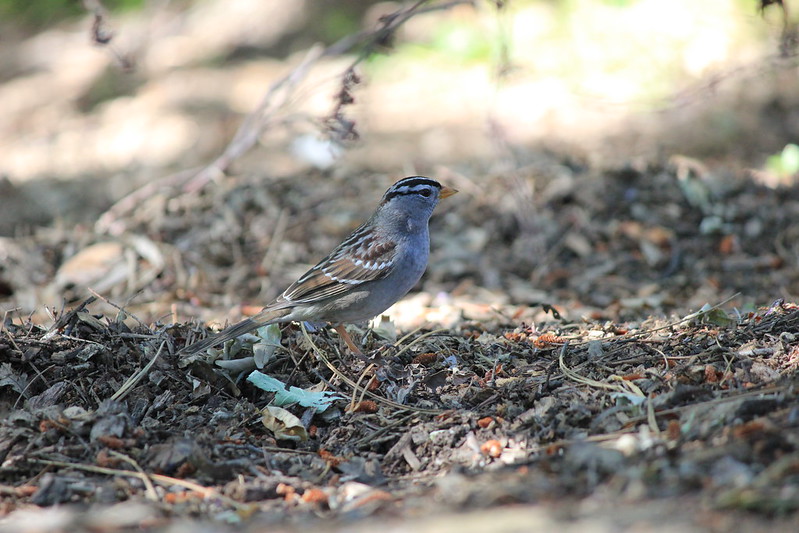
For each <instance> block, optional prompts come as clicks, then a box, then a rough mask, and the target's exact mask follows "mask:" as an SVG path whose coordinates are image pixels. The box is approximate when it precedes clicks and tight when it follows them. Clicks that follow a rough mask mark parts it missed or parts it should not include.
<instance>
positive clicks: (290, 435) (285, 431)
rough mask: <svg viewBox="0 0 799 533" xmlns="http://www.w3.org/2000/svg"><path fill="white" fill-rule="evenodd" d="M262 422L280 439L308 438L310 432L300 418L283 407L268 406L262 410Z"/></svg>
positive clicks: (300, 439) (302, 439)
mask: <svg viewBox="0 0 799 533" xmlns="http://www.w3.org/2000/svg"><path fill="white" fill-rule="evenodd" d="M261 422H263V424H264V426H265V427H266V429H268V430H269V431H271V432H272V433H274V435H275V438H276V439H278V440H298V441H306V440H308V432H307V431H305V426H303V425H302V422H301V421H300V419H299V418H297V417H296V416H294V415H293V414H291V413H289V412H288V411H286V410H285V409H283V408H282V407H275V406H274V405H268V406H266V407H265V408H264V409H263V410H262V411H261Z"/></svg>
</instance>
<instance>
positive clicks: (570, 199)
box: [0, 0, 799, 324]
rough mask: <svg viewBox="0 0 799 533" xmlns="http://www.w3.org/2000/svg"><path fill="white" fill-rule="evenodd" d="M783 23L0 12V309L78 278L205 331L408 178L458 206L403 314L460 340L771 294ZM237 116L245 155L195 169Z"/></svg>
mask: <svg viewBox="0 0 799 533" xmlns="http://www.w3.org/2000/svg"><path fill="white" fill-rule="evenodd" d="M766 4H771V5H766ZM786 4H790V3H788V2H786ZM789 7H794V8H799V6H797V5H796V3H795V2H793V5H792V6H790V5H789ZM786 12H787V13H788V14H792V13H794V12H799V10H798V9H793V10H790V9H788V10H787V11H786V10H785V9H783V6H781V5H780V3H779V2H776V3H772V2H766V1H756V0H705V1H702V2H696V1H691V0H672V1H669V2H663V1H660V0H564V1H554V0H507V1H501V0H496V1H487V0H486V1H482V0H475V1H452V2H444V1H441V2H435V1H430V2H371V1H364V0H324V1H310V0H292V1H291V2H285V1H280V0H194V1H189V0H183V1H178V0H173V1H170V0H116V1H112V0H106V1H104V2H102V3H100V2H96V1H85V2H77V1H70V0H50V1H48V2H17V1H14V0H0V42H1V43H2V46H1V47H0V102H2V105H1V106H0V305H1V306H2V309H4V310H11V309H13V310H15V312H18V313H23V314H26V313H40V312H42V311H41V310H42V308H43V306H49V307H54V308H58V307H60V306H62V305H64V302H70V301H75V300H76V299H81V298H83V297H85V296H87V295H88V292H87V288H88V287H91V288H93V289H94V290H96V291H98V292H99V293H101V294H103V295H105V296H108V297H109V298H114V299H117V301H118V302H119V303H120V304H122V303H126V302H127V303H129V304H130V305H135V306H136V309H138V312H140V313H143V314H144V316H146V317H148V318H150V319H154V318H157V317H163V316H164V315H165V314H169V313H171V315H172V318H174V319H176V320H177V319H180V320H182V319H188V318H191V317H197V316H200V317H205V318H211V317H215V318H217V319H220V320H224V319H227V318H229V317H233V316H234V315H236V314H238V313H246V312H249V310H248V309H247V308H243V307H241V306H240V305H239V304H241V303H242V302H253V305H255V306H257V303H258V302H261V303H264V301H265V299H267V298H271V297H273V296H274V295H275V294H277V293H278V292H280V290H281V289H282V288H283V287H284V286H285V284H287V283H288V282H290V281H291V280H292V279H293V278H294V277H295V276H296V275H298V274H300V273H301V272H302V271H303V270H304V269H305V268H307V267H308V266H309V265H311V264H313V262H315V261H316V260H318V259H319V258H320V257H322V256H323V255H324V254H325V253H326V252H327V251H328V250H329V249H330V247H332V246H333V245H335V244H336V243H337V242H338V241H339V240H340V238H341V237H342V236H344V235H345V234H346V233H347V232H348V231H349V230H351V229H353V228H354V227H355V226H357V225H358V224H359V223H360V222H361V221H363V220H364V219H365V218H366V217H367V216H368V214H369V212H370V211H371V210H372V209H373V207H374V206H375V205H376V203H377V201H378V199H379V198H380V195H381V194H382V193H383V191H384V190H385V188H386V187H387V186H388V185H390V184H391V183H392V182H393V181H395V180H396V179H398V178H400V177H402V176H405V175H412V174H424V175H431V176H433V177H436V178H439V179H440V180H442V181H445V182H447V183H448V184H451V185H453V186H455V187H457V188H459V189H461V191H462V194H461V195H458V196H457V197H455V198H453V199H452V201H451V202H448V203H447V205H442V206H441V210H440V215H439V216H438V217H437V218H436V219H435V221H434V225H433V230H434V235H435V239H434V244H433V246H434V255H433V258H432V261H431V268H430V271H429V272H428V275H427V276H426V278H425V280H424V281H423V284H422V289H423V293H424V296H423V297H422V296H419V297H418V298H417V300H419V298H421V299H422V300H419V301H417V304H418V306H417V307H415V308H414V310H412V311H409V313H408V314H409V316H413V317H417V318H413V319H410V318H409V319H408V321H407V323H408V324H411V323H416V322H418V321H419V320H421V319H419V318H418V317H419V316H420V314H419V307H421V308H424V309H426V310H427V314H425V315H422V318H423V319H424V318H426V319H429V320H439V321H444V322H445V323H446V322H447V321H449V323H453V322H454V321H456V320H458V319H460V318H463V316H465V315H466V316H468V317H475V316H483V315H484V314H485V313H488V312H489V311H487V310H488V309H491V310H492V311H491V312H492V313H494V312H496V309H500V308H502V306H510V311H509V312H510V313H512V314H513V313H515V312H516V311H513V309H517V308H518V309H522V308H524V307H525V306H529V305H532V304H536V303H540V302H543V301H549V302H553V303H558V304H562V305H563V306H567V307H569V308H571V309H574V310H575V313H577V315H576V316H580V313H584V312H585V310H586V309H588V310H590V313H594V315H596V316H597V317H603V316H608V317H611V318H618V317H620V316H624V314H625V312H628V313H632V314H636V313H640V312H641V310H647V311H669V310H673V309H683V308H690V307H691V306H695V305H697V304H698V305H701V303H703V302H706V301H713V300H714V299H716V300H718V299H721V298H722V297H725V296H728V295H730V294H732V293H734V292H736V291H742V292H743V297H742V299H740V301H739V302H738V303H741V304H746V303H750V304H757V303H764V302H765V301H767V300H769V299H772V298H777V297H785V298H790V297H791V296H792V295H794V294H796V292H797V290H799V281H797V279H796V275H795V274H792V272H793V270H795V265H796V261H797V257H799V255H798V254H797V250H796V249H795V248H794V246H795V245H794V244H793V243H794V242H797V240H796V239H794V238H793V237H794V236H795V235H794V232H795V230H792V229H791V224H790V220H791V217H790V214H791V213H793V214H794V215H796V214H797V213H796V212H794V211H793V209H795V207H794V206H795V205H797V204H796V203H795V202H794V196H795V192H793V191H794V189H795V187H794V184H795V180H796V177H797V172H799V146H797V142H799V76H797V59H796V41H797V37H796V20H795V19H791V17H790V16H786ZM400 22H401V23H400ZM326 47H327V48H326ZM281 80H283V81H282V82H281ZM262 104H264V107H263V108H262V112H261V113H260V114H257V115H252V113H253V112H254V111H255V110H256V109H258V108H259V105H262ZM248 116H249V117H250V119H251V120H255V121H256V122H257V123H258V124H259V127H258V128H256V129H254V130H252V131H254V132H255V133H254V140H255V143H254V145H253V146H252V147H251V148H249V146H248V147H247V148H248V149H243V150H240V151H239V152H240V153H235V154H233V155H232V156H231V157H229V158H228V159H227V160H226V161H225V165H224V168H223V169H222V170H224V173H222V172H218V173H206V174H205V175H204V176H201V177H200V178H199V179H198V178H196V174H197V172H199V171H200V170H202V169H203V168H205V167H206V166H207V165H209V164H210V163H212V162H213V161H215V160H216V159H217V157H219V156H220V155H221V154H223V153H225V150H226V147H228V146H229V143H231V141H233V140H234V138H235V135H236V132H237V130H238V129H239V128H240V127H241V125H242V124H243V123H244V122H245V121H246V120H247V117H248ZM253 117H255V118H253ZM234 144H235V142H234ZM228 155H230V154H228ZM192 176H194V178H192ZM148 186H149V187H150V188H145V189H142V188H143V187H148ZM786 191H788V192H786ZM137 192H138V194H137ZM130 194H133V195H134V196H133V197H129V196H128V195H130ZM126 198H127V200H126ZM120 201H122V202H123V204H119V203H118V202H120ZM126 201H127V203H124V202H126ZM769 217H772V218H773V217H777V218H778V219H777V220H772V219H771V218H769ZM716 256H718V257H716ZM753 272H755V273H757V281H753V278H752V273H753ZM442 291H446V294H447V296H444V293H443V292H442ZM459 297H462V298H463V301H462V302H460V303H459V304H458V298H459ZM456 304H457V305H456ZM470 306H471V307H470ZM519 306H520V307H519ZM519 312H520V313H521V314H519V315H515V316H523V317H525V316H528V315H526V314H524V312H521V311H519ZM481 313H482V315H481ZM533 316H534V315H529V317H533Z"/></svg>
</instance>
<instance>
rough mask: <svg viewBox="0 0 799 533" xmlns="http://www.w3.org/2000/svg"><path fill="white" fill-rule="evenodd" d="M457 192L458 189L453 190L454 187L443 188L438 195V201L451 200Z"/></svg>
mask: <svg viewBox="0 0 799 533" xmlns="http://www.w3.org/2000/svg"><path fill="white" fill-rule="evenodd" d="M456 192H458V189H453V188H452V187H441V191H439V193H438V199H439V200H443V199H444V198H449V197H450V196H452V195H453V194H455V193H456Z"/></svg>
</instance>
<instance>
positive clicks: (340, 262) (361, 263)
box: [278, 240, 396, 303]
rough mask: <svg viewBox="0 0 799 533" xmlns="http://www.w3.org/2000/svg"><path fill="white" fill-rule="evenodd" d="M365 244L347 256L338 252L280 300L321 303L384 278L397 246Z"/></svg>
mask: <svg viewBox="0 0 799 533" xmlns="http://www.w3.org/2000/svg"><path fill="white" fill-rule="evenodd" d="M363 244H364V246H360V247H358V248H356V249H355V250H353V249H351V248H350V249H349V250H348V251H349V252H350V253H345V250H346V249H347V248H338V249H336V250H335V251H334V252H333V253H332V254H331V255H329V256H328V257H326V258H325V259H323V260H322V261H321V262H320V263H319V264H318V265H316V266H315V267H313V268H312V269H311V270H309V271H308V272H306V273H305V274H304V275H303V276H302V277H300V279H298V280H297V281H295V282H294V283H293V284H292V285H291V286H290V287H289V288H288V289H286V290H285V292H283V294H282V295H281V297H280V298H279V299H278V300H284V299H285V300H287V301H289V302H292V303H307V302H313V301H319V300H323V299H325V298H330V297H332V296H336V295H339V294H343V293H345V292H347V291H349V290H350V289H351V288H353V287H355V286H358V285H360V284H362V283H364V282H367V281H374V280H378V279H381V278H383V277H385V276H386V275H387V274H388V273H389V272H390V271H391V268H392V267H393V261H394V255H395V252H394V250H395V248H396V243H393V242H381V243H380V244H375V243H374V242H373V241H372V242H368V240H367V242H364V243H363ZM348 248H349V247H348ZM352 252H354V253H352Z"/></svg>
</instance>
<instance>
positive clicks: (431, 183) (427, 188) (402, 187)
mask: <svg viewBox="0 0 799 533" xmlns="http://www.w3.org/2000/svg"><path fill="white" fill-rule="evenodd" d="M440 190H441V184H440V183H439V182H437V181H436V180H433V179H430V178H425V177H424V176H411V177H409V178H403V179H401V180H399V181H398V182H397V183H395V184H394V185H392V186H391V187H389V189H388V190H387V191H386V194H384V195H383V201H382V202H381V203H383V204H384V203H386V202H388V201H390V200H391V199H392V198H396V197H397V196H407V195H411V194H417V195H419V196H424V197H425V198H427V197H430V196H432V195H433V193H434V192H438V191H440Z"/></svg>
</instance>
